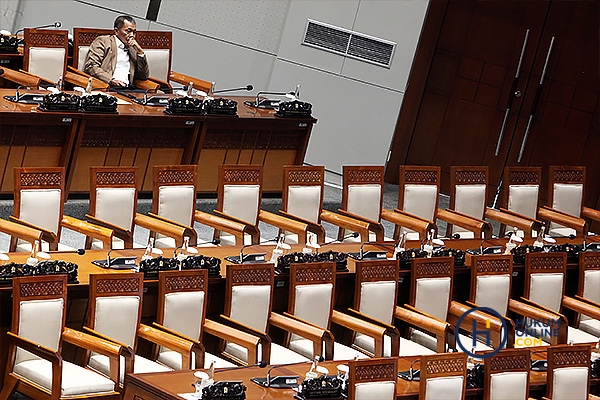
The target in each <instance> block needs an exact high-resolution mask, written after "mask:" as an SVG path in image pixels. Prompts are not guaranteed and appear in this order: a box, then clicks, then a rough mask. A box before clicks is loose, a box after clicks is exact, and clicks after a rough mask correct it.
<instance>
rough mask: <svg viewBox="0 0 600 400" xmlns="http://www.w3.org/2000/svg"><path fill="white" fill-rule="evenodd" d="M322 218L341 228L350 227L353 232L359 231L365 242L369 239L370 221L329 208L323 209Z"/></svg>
mask: <svg viewBox="0 0 600 400" xmlns="http://www.w3.org/2000/svg"><path fill="white" fill-rule="evenodd" d="M321 219H322V220H323V221H325V222H329V223H330V224H333V225H336V226H339V227H340V228H343V229H348V230H350V231H352V232H358V233H359V234H360V237H361V240H362V241H363V242H368V241H369V228H370V227H371V225H370V224H369V223H368V222H365V221H362V220H357V219H354V218H351V217H347V216H345V215H342V214H338V213H334V212H331V211H328V210H323V211H321Z"/></svg>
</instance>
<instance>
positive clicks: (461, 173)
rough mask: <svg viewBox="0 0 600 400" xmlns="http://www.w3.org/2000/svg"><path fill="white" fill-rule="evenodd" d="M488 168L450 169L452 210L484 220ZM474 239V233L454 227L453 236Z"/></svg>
mask: <svg viewBox="0 0 600 400" xmlns="http://www.w3.org/2000/svg"><path fill="white" fill-rule="evenodd" d="M488 175H489V174H488V166H487V165H486V166H461V167H456V166H453V167H451V168H450V191H451V193H450V209H452V210H454V211H458V212H460V213H462V214H466V215H469V216H471V217H473V218H478V219H483V213H484V212H485V205H486V201H487V185H488ZM455 233H458V234H460V236H461V238H472V237H473V233H472V232H468V231H467V230H465V229H464V228H461V227H458V226H452V230H451V234H455Z"/></svg>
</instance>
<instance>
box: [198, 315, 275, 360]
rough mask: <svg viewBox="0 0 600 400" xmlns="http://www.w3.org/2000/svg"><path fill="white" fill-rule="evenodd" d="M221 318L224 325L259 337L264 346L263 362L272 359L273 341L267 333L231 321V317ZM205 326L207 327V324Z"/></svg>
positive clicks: (222, 316)
mask: <svg viewBox="0 0 600 400" xmlns="http://www.w3.org/2000/svg"><path fill="white" fill-rule="evenodd" d="M220 318H221V320H222V321H223V323H224V324H226V325H229V326H231V327H233V328H236V329H237V330H240V331H242V332H245V333H247V334H249V335H253V336H257V337H258V338H259V339H260V342H261V344H262V355H261V357H262V360H265V361H268V360H270V359H271V342H272V341H271V337H270V336H269V335H268V334H267V333H265V332H261V331H258V330H256V329H254V328H252V327H250V326H248V325H245V324H242V323H241V322H238V321H236V320H234V319H231V318H230V317H228V316H226V315H223V314H221V316H220ZM204 326H205V327H206V324H205V325H204Z"/></svg>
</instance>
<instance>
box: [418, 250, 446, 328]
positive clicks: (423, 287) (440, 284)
mask: <svg viewBox="0 0 600 400" xmlns="http://www.w3.org/2000/svg"><path fill="white" fill-rule="evenodd" d="M453 277H454V259H453V258H452V257H434V258H415V259H413V260H412V266H411V287H410V292H411V294H410V298H411V301H410V304H411V305H413V306H414V307H416V308H418V309H419V310H422V311H425V312H426V313H428V314H431V315H433V316H434V317H436V318H439V319H441V320H442V321H445V320H446V317H447V314H448V307H449V306H450V300H451V299H452V280H453Z"/></svg>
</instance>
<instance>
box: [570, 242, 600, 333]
mask: <svg viewBox="0 0 600 400" xmlns="http://www.w3.org/2000/svg"><path fill="white" fill-rule="evenodd" d="M599 287H600V253H598V252H590V251H582V252H580V253H579V287H578V290H577V295H576V296H575V298H572V297H568V296H563V305H565V306H567V307H568V306H570V305H571V304H578V303H584V304H583V305H582V307H579V308H580V310H581V311H580V312H578V313H577V316H576V320H575V321H574V322H575V324H574V325H575V326H576V327H577V328H579V329H580V330H582V331H584V332H587V333H589V334H591V335H594V336H597V337H600V316H599V315H598V313H597V311H598V309H599V305H600V290H598V288H599ZM585 305H589V306H590V307H585ZM571 308H575V306H573V307H571ZM584 309H585V311H584ZM585 312H588V314H585Z"/></svg>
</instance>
